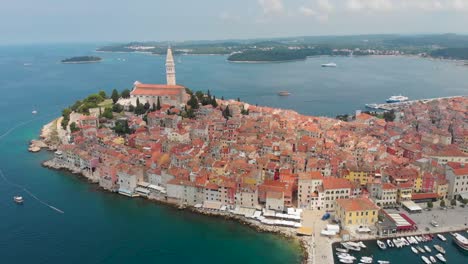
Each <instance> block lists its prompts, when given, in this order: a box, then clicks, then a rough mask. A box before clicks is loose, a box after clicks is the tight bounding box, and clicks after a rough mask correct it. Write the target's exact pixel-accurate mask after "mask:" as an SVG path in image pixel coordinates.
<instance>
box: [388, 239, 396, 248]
mask: <svg viewBox="0 0 468 264" xmlns="http://www.w3.org/2000/svg"><path fill="white" fill-rule="evenodd" d="M387 245H388V246H389V247H395V244H393V242H392V240H390V239H387Z"/></svg>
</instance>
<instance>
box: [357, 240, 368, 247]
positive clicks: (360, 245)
mask: <svg viewBox="0 0 468 264" xmlns="http://www.w3.org/2000/svg"><path fill="white" fill-rule="evenodd" d="M358 244H359V247H362V248H367V246H366V245H365V244H364V242H362V241H359V242H358Z"/></svg>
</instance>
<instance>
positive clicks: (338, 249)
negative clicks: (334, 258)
mask: <svg viewBox="0 0 468 264" xmlns="http://www.w3.org/2000/svg"><path fill="white" fill-rule="evenodd" d="M335 250H336V251H338V252H341V253H348V250H347V249H346V248H336V249H335Z"/></svg>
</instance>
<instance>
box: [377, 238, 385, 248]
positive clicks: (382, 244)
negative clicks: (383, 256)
mask: <svg viewBox="0 0 468 264" xmlns="http://www.w3.org/2000/svg"><path fill="white" fill-rule="evenodd" d="M377 246H379V248H380V249H382V250H385V249H387V246H386V245H385V243H384V242H382V241H380V240H377Z"/></svg>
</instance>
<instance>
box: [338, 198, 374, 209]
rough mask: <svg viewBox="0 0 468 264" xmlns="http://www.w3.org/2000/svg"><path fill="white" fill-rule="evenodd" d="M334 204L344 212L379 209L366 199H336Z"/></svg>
mask: <svg viewBox="0 0 468 264" xmlns="http://www.w3.org/2000/svg"><path fill="white" fill-rule="evenodd" d="M336 204H337V205H338V206H340V207H341V208H343V209H344V210H345V211H346V212H349V211H368V210H378V209H379V207H378V206H377V205H375V204H374V203H373V202H372V201H371V200H369V199H368V198H352V199H337V200H336Z"/></svg>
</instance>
